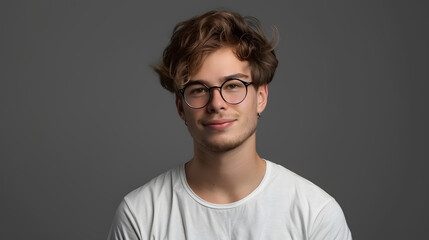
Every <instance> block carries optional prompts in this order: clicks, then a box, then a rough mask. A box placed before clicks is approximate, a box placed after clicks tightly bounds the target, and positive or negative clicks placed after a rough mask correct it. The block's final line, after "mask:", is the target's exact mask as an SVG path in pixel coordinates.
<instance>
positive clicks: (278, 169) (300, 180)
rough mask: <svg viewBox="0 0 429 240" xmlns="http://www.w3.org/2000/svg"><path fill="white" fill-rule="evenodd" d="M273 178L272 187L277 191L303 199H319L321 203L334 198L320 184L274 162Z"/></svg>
mask: <svg viewBox="0 0 429 240" xmlns="http://www.w3.org/2000/svg"><path fill="white" fill-rule="evenodd" d="M271 180H272V187H274V188H276V189H277V191H283V192H287V194H289V195H290V196H295V197H298V198H302V200H304V199H305V200H306V201H313V202H314V201H318V202H320V203H321V204H323V203H327V202H329V201H332V200H333V197H332V196H331V195H329V194H328V193H327V192H326V191H325V190H323V189H322V188H320V187H319V186H318V185H316V184H314V183H313V182H311V181H310V180H308V179H306V178H304V177H302V176H300V175H299V174H297V173H295V172H293V171H291V170H289V169H287V168H286V167H284V166H282V165H279V164H276V163H272V178H271Z"/></svg>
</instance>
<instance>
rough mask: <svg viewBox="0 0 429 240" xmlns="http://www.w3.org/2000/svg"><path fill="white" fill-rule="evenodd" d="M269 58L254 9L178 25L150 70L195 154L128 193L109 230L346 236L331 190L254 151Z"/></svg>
mask: <svg viewBox="0 0 429 240" xmlns="http://www.w3.org/2000/svg"><path fill="white" fill-rule="evenodd" d="M276 67H277V59H276V56H275V54H274V50H273V46H272V44H271V43H270V42H269V41H268V40H267V39H266V37H265V36H264V35H263V33H262V31H261V29H260V27H259V24H258V22H257V20H256V19H254V18H243V17H241V16H240V15H238V14H236V13H232V12H227V11H212V12H208V13H206V14H204V15H201V16H198V17H195V18H192V19H190V20H188V21H185V22H182V23H179V24H178V25H177V26H176V28H175V29H174V33H173V36H172V38H171V42H170V44H169V46H167V48H166V49H165V51H164V54H163V59H162V61H161V62H160V64H159V65H158V66H157V67H155V70H156V72H157V73H158V74H159V76H160V80H161V84H162V86H163V87H165V88H166V89H167V90H169V91H171V92H173V93H175V94H176V106H177V111H178V113H179V115H180V117H181V118H182V119H183V121H184V123H185V125H186V126H187V128H188V130H189V132H190V134H191V136H192V138H193V143H194V157H193V158H192V159H191V160H190V161H189V162H187V163H186V164H184V165H182V166H180V167H177V168H175V169H172V170H170V171H168V172H166V173H164V174H162V175H160V176H158V177H156V178H154V179H153V180H151V181H150V182H148V183H147V184H145V185H144V186H142V187H140V188H138V189H136V190H134V191H132V192H131V193H129V194H128V195H127V196H125V198H124V200H123V201H122V203H121V204H120V205H119V208H118V210H117V212H116V215H115V218H114V221H113V224H112V227H111V230H110V233H109V239H127V240H128V239H317V240H321V239H327V240H328V239H329V240H332V239H337V240H346V239H351V234H350V231H349V229H348V227H347V224H346V221H345V218H344V215H343V212H342V211H341V208H340V207H339V205H338V204H337V203H336V201H335V200H334V199H333V198H332V197H331V196H329V195H328V194H327V193H325V192H324V191H323V190H321V189H320V188H318V187H317V186H315V185H314V184H312V183H311V182H309V181H307V180H305V179H304V178H302V177H300V176H298V175H296V174H294V173H292V172H291V171H289V170H287V169H286V168H284V167H282V166H280V165H277V164H275V163H273V162H270V161H268V160H265V159H262V158H261V157H260V156H259V155H258V153H257V152H256V135H255V130H256V126H257V123H258V119H259V117H260V114H261V113H262V112H263V111H264V108H265V106H266V104H267V95H268V89H267V85H268V83H269V82H270V81H271V80H272V78H273V75H274V71H275V69H276Z"/></svg>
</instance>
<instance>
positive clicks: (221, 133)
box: [176, 48, 268, 152]
mask: <svg viewBox="0 0 429 240" xmlns="http://www.w3.org/2000/svg"><path fill="white" fill-rule="evenodd" d="M231 77H234V78H238V79H241V80H243V81H246V82H252V78H251V70H250V66H249V63H248V62H247V61H240V60H239V59H238V58H237V57H236V56H235V54H234V53H233V51H232V50H231V49H230V48H221V49H219V50H217V51H215V52H213V53H211V54H209V55H208V56H207V57H206V58H205V60H204V62H203V64H202V66H201V68H200V70H199V71H198V72H197V73H196V74H195V75H193V76H191V82H193V81H200V82H202V83H204V84H205V85H207V86H208V87H212V86H220V85H222V83H223V82H224V81H226V80H228V79H230V78H231ZM211 93H212V98H211V99H210V101H209V103H208V104H207V105H206V106H205V107H204V108H201V109H193V108H190V107H189V106H188V105H187V104H186V103H185V102H184V101H183V99H182V98H177V99H176V106H177V110H178V112H179V115H180V117H181V118H182V119H183V120H185V121H186V124H187V126H188V130H189V132H190V134H191V136H192V137H193V139H194V146H195V147H198V148H204V149H206V150H209V151H216V152H222V151H228V150H231V149H234V148H236V147H238V146H241V145H243V143H251V141H252V140H253V141H254V138H255V130H256V125H257V122H258V117H257V113H261V112H262V111H263V110H264V108H265V106H266V102H267V94H268V91H267V86H266V85H262V86H260V87H259V88H258V89H255V87H254V86H253V85H249V86H248V91H247V96H246V98H245V99H244V100H243V101H242V102H241V103H240V104H237V105H232V104H229V103H226V102H225V101H224V100H223V99H222V97H221V95H220V92H219V88H214V89H212V90H211Z"/></svg>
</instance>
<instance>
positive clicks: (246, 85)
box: [179, 78, 253, 109]
mask: <svg viewBox="0 0 429 240" xmlns="http://www.w3.org/2000/svg"><path fill="white" fill-rule="evenodd" d="M232 80H238V81H240V82H242V83H243V84H244V86H245V87H246V95H244V98H243V100H241V101H240V102H238V103H230V102H228V101H226V100H225V98H224V97H223V94H222V87H223V85H225V83H227V82H229V81H232ZM194 84H202V85H203V86H204V87H205V88H207V90H208V92H209V100H208V101H207V103H206V104H205V105H204V106H202V107H192V106H191V105H190V104H189V103H188V102H187V101H186V98H185V89H186V88H187V87H188V86H190V85H194ZM252 84H253V82H246V81H243V80H241V79H238V78H230V79H227V80H226V81H224V82H223V83H222V84H221V85H220V86H213V87H208V86H207V85H206V84H204V83H203V82H200V81H196V82H191V83H188V84H186V85H185V86H184V87H183V88H182V89H179V93H180V94H181V95H182V98H183V100H184V101H185V103H186V105H188V106H189V107H190V108H193V109H201V108H204V107H205V106H207V105H208V104H209V102H210V100H211V99H212V97H213V95H212V92H211V91H210V90H212V89H214V88H219V93H220V96H221V97H222V99H223V100H224V101H225V102H226V103H228V104H231V105H237V104H240V103H242V102H243V101H244V99H246V97H247V87H248V86H249V85H252Z"/></svg>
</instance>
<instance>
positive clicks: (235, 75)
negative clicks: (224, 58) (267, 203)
mask: <svg viewBox="0 0 429 240" xmlns="http://www.w3.org/2000/svg"><path fill="white" fill-rule="evenodd" d="M233 78H239V79H247V78H249V76H248V75H246V74H244V73H235V74H232V75H228V76H225V77H222V78H221V80H223V81H226V80H228V79H233ZM194 82H205V81H204V80H202V79H191V80H189V82H188V83H187V84H186V85H188V84H189V83H194Z"/></svg>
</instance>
